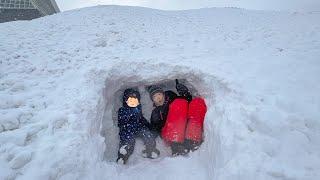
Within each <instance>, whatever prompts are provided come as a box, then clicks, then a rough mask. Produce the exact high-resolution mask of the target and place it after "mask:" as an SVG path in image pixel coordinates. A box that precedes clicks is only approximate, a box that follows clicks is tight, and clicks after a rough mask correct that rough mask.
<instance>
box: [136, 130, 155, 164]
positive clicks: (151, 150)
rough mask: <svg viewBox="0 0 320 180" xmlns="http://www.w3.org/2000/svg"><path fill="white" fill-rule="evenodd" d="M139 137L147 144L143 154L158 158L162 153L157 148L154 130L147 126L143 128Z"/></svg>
mask: <svg viewBox="0 0 320 180" xmlns="http://www.w3.org/2000/svg"><path fill="white" fill-rule="evenodd" d="M139 137H141V138H142V140H143V142H144V144H145V146H146V149H145V150H143V151H142V154H143V156H144V157H147V158H152V159H154V158H157V157H158V156H159V155H160V151H159V150H158V149H157V148H156V140H155V136H154V135H153V134H152V132H151V131H150V130H149V129H147V128H143V129H142V130H141V132H140V134H139Z"/></svg>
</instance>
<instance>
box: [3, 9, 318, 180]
mask: <svg viewBox="0 0 320 180" xmlns="http://www.w3.org/2000/svg"><path fill="white" fill-rule="evenodd" d="M319 18H320V13H318V12H313V13H280V12H265V11H247V10H242V9H223V8H222V9H216V8H211V9H201V10H189V11H159V10H152V9H147V8H139V7H121V6H98V7H93V8H85V9H79V10H75V11H68V12H64V13H59V14H56V15H53V16H48V17H44V18H40V19H36V20H33V21H17V22H10V23H3V24H0V39H1V43H0V57H1V59H0V99H1V100H0V115H1V116H0V172H1V173H0V179H111V178H112V179H219V180H227V179H230V180H235V179H247V180H249V179H266V180H270V179H299V180H302V179H303V180H315V179H319V178H320V173H319V171H318V169H319V168H320V152H319V148H320V141H319V139H320V122H319V117H320V113H319V112H320V96H319V92H320V84H319V80H320V78H319V77H320V62H319V57H320V23H319ZM174 78H180V79H185V80H186V82H188V83H189V85H190V86H192V87H194V88H195V89H196V90H197V91H198V93H199V94H200V95H202V96H203V97H204V98H205V99H206V102H207V104H208V112H207V115H206V119H205V142H204V144H203V145H202V146H201V148H200V149H199V150H198V151H196V152H194V153H191V154H190V155H189V157H176V158H172V157H169V156H168V154H169V153H168V149H167V148H166V147H165V146H164V145H163V144H162V142H161V140H158V147H160V148H161V152H162V153H161V154H162V155H161V157H160V158H159V159H155V160H149V159H143V158H141V157H140V155H139V153H140V152H139V148H141V143H140V144H139V143H138V144H137V145H136V146H137V148H136V152H135V153H134V155H133V157H132V158H131V159H130V161H129V165H128V166H119V165H117V164H116V163H115V162H114V161H112V159H113V158H114V154H115V151H116V146H117V134H116V133H117V131H118V130H117V128H116V127H115V126H114V117H113V114H114V112H115V111H114V109H116V106H117V102H116V101H117V100H116V99H117V94H118V93H119V92H120V91H121V89H122V88H124V87H125V86H131V85H132V86H139V87H142V86H143V85H145V84H151V83H154V82H165V81H168V80H171V79H174ZM141 91H142V93H143V94H144V96H145V97H146V92H143V91H144V90H143V88H142V89H141ZM114 101H115V102H114ZM143 103H144V104H143V105H144V107H145V108H148V107H149V108H150V102H149V101H148V99H147V98H144V99H143ZM144 112H146V113H147V112H148V111H146V110H145V111H144ZM146 117H148V115H146Z"/></svg>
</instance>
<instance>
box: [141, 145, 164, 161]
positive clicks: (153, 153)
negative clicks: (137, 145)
mask: <svg viewBox="0 0 320 180" xmlns="http://www.w3.org/2000/svg"><path fill="white" fill-rule="evenodd" d="M142 156H143V157H145V158H150V159H156V158H158V157H159V156H160V151H159V150H158V149H157V148H155V147H153V148H146V149H145V150H143V151H142Z"/></svg>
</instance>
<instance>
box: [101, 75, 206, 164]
mask: <svg viewBox="0 0 320 180" xmlns="http://www.w3.org/2000/svg"><path fill="white" fill-rule="evenodd" d="M175 79H179V82H180V83H182V84H184V85H186V86H187V87H188V89H189V91H190V92H191V94H192V96H193V97H197V96H201V97H204V98H206V96H208V94H207V93H205V89H206V88H205V87H206V85H205V83H204V80H203V79H202V78H201V75H200V74H196V73H194V72H189V73H180V74H179V73H176V74H175V73H173V74H169V75H164V76H160V77H158V78H151V79H144V78H141V77H138V76H120V77H119V76H117V77H116V78H115V77H113V76H112V77H109V78H107V79H106V81H105V88H104V90H103V96H104V97H103V99H104V102H103V103H104V107H105V108H104V111H103V116H102V122H101V123H102V124H101V135H102V136H103V137H104V138H105V145H106V150H105V152H104V160H106V161H107V162H115V160H116V158H117V151H118V146H119V137H118V132H119V128H118V127H117V121H118V120H117V111H118V109H119V108H120V107H121V106H122V96H123V92H124V90H125V89H127V88H135V89H138V90H139V92H140V94H141V105H142V112H143V115H144V117H145V118H146V119H147V120H148V121H150V116H151V112H152V109H153V103H152V101H151V99H150V96H149V92H148V91H147V87H148V86H150V85H158V86H161V87H162V88H163V89H164V90H172V91H174V92H175V93H177V91H176V88H175V85H176V84H175ZM198 88H199V89H198ZM204 131H205V130H204ZM204 134H205V132H204ZM204 141H205V139H204ZM156 142H157V148H158V149H159V150H160V152H161V153H160V158H158V159H154V160H151V161H159V160H161V159H163V158H164V157H168V156H171V149H170V147H169V146H167V145H165V144H164V142H163V140H162V139H161V138H159V137H157V139H156ZM143 148H144V144H143V142H142V140H141V139H137V141H136V145H135V150H134V153H133V154H132V156H131V157H130V158H129V162H128V164H129V165H130V164H133V163H137V162H139V161H148V160H150V159H146V158H143V157H142V156H141V151H142V150H143Z"/></svg>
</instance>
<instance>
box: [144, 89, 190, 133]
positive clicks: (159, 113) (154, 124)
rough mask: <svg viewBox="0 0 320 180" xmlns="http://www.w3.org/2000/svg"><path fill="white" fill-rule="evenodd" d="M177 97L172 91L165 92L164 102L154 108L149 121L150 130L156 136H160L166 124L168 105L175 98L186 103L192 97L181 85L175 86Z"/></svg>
mask: <svg viewBox="0 0 320 180" xmlns="http://www.w3.org/2000/svg"><path fill="white" fill-rule="evenodd" d="M176 88H177V91H178V93H179V96H178V95H177V94H176V93H174V92H173V91H165V93H164V94H165V101H164V104H163V105H162V106H154V107H155V108H154V109H153V110H152V113H151V119H150V130H151V131H153V132H154V133H156V134H161V130H162V128H163V126H164V125H165V123H166V120H167V115H168V111H169V105H170V104H171V102H173V101H174V100H175V99H177V98H183V99H186V100H187V101H189V102H190V101H191V100H192V95H191V93H190V92H189V90H188V88H187V87H186V86H184V85H182V84H177V86H176Z"/></svg>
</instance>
